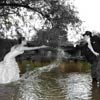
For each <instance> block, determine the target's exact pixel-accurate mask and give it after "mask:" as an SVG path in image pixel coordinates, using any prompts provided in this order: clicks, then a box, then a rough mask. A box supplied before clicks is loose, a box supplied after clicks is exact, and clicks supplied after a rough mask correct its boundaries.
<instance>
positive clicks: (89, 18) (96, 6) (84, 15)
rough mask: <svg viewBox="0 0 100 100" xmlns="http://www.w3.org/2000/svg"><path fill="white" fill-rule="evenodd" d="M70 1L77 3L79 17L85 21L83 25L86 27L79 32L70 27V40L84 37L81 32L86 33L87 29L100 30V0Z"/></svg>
mask: <svg viewBox="0 0 100 100" xmlns="http://www.w3.org/2000/svg"><path fill="white" fill-rule="evenodd" d="M67 1H68V0H66V3H67ZM69 2H72V3H73V4H74V5H75V7H76V10H77V11H78V12H79V14H78V17H79V18H80V19H81V20H82V21H83V24H82V26H83V27H84V28H83V30H82V31H81V32H78V34H77V33H76V31H74V30H71V29H70V27H69V28H68V40H69V41H71V42H74V43H75V42H77V41H78V40H80V39H81V38H82V35H81V34H84V33H85V31H86V30H88V31H91V32H92V31H94V32H100V13H99V12H100V11H99V10H100V0H69Z"/></svg>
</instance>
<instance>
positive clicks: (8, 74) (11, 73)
mask: <svg viewBox="0 0 100 100" xmlns="http://www.w3.org/2000/svg"><path fill="white" fill-rule="evenodd" d="M26 44H27V41H26V40H22V42H21V44H17V45H15V46H13V47H12V48H11V50H10V52H8V53H7V54H6V55H5V57H4V59H3V61H1V62H0V83H1V84H4V83H10V82H14V81H17V80H19V79H20V74H19V73H20V70H19V66H18V64H17V62H16V59H15V57H16V56H18V55H20V54H23V53H24V51H25V50H36V49H41V48H46V47H47V46H40V47H27V46H25V45H26Z"/></svg>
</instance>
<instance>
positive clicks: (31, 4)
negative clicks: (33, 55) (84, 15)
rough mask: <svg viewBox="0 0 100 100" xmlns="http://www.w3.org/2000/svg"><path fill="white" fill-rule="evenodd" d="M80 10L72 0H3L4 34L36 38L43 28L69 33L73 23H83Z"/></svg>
mask: <svg viewBox="0 0 100 100" xmlns="http://www.w3.org/2000/svg"><path fill="white" fill-rule="evenodd" d="M66 2H67V4H65V3H66ZM77 13H78V12H77V11H76V9H75V7H74V5H73V4H72V3H70V2H68V0H1V1H0V29H1V30H0V36H1V37H3V38H9V36H10V37H12V38H18V36H24V37H26V38H27V39H29V38H31V39H33V38H34V34H35V33H37V32H39V31H40V30H42V31H43V30H47V31H48V30H51V29H53V30H55V29H58V30H62V31H65V32H66V33H67V30H68V25H69V24H72V25H75V27H78V26H76V25H80V23H81V21H80V19H79V18H78V17H77ZM52 33H53V32H52ZM49 34H50V33H49Z"/></svg>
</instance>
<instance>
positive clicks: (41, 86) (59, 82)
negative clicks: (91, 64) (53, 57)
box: [18, 71, 100, 100]
mask: <svg viewBox="0 0 100 100" xmlns="http://www.w3.org/2000/svg"><path fill="white" fill-rule="evenodd" d="M33 76H34V75H33V74H31V77H29V78H28V79H26V80H27V81H25V82H23V83H24V84H22V86H21V87H22V88H20V91H19V93H20V97H21V98H20V99H18V100H98V99H97V98H98V96H99V94H100V91H99V90H98V87H95V85H93V84H92V83H91V75H90V73H78V72H77V73H61V72H59V71H51V72H42V73H38V74H37V76H36V77H34V78H33ZM22 92H23V93H22ZM32 96H33V97H32ZM26 98H28V99H26ZM31 98H32V99H31Z"/></svg>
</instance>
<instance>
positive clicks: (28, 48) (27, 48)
mask: <svg viewBox="0 0 100 100" xmlns="http://www.w3.org/2000/svg"><path fill="white" fill-rule="evenodd" d="M47 47H48V46H45V45H43V46H39V47H22V49H23V50H37V49H42V48H47Z"/></svg>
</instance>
